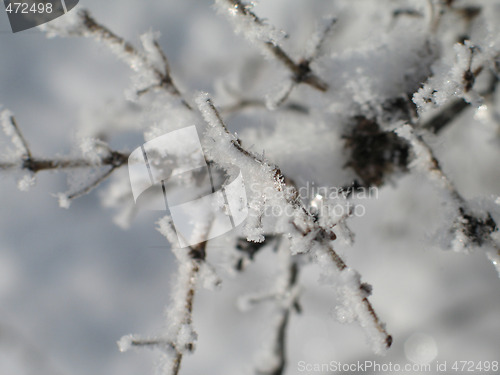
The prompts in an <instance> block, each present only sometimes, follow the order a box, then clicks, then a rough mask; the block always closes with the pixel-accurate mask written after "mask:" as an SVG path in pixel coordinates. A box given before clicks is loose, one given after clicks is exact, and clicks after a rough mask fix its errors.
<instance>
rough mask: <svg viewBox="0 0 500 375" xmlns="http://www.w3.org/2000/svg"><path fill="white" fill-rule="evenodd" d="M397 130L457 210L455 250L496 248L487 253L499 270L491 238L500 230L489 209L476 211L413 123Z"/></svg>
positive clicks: (418, 164)
mask: <svg viewBox="0 0 500 375" xmlns="http://www.w3.org/2000/svg"><path fill="white" fill-rule="evenodd" d="M395 131H396V133H397V134H398V135H399V136H400V137H402V138H404V139H406V140H407V141H408V142H409V143H410V145H411V147H412V150H413V153H414V161H413V163H412V166H413V167H414V168H416V169H418V170H420V171H422V172H424V173H426V174H427V175H428V176H429V177H430V178H431V179H432V180H433V181H435V182H436V183H437V184H438V186H439V187H440V188H442V189H443V190H445V191H447V192H448V194H449V196H450V198H451V200H452V202H453V204H454V206H455V209H456V212H457V218H456V219H455V222H454V223H453V231H454V236H455V237H454V238H453V240H452V245H453V248H454V250H456V251H464V250H467V249H470V248H472V247H474V246H478V247H481V246H483V245H486V246H488V247H493V249H494V250H491V249H489V250H487V253H488V256H489V257H490V259H491V260H492V262H493V264H494V265H495V267H497V269H498V248H499V245H498V243H497V242H496V241H495V240H494V239H493V238H492V237H491V236H492V234H493V233H494V232H496V231H498V226H497V223H496V222H495V220H494V219H493V218H492V216H491V213H490V212H487V211H486V212H484V211H482V212H474V210H473V209H472V208H471V207H470V204H469V202H468V201H467V200H466V199H465V198H464V197H463V196H462V195H461V194H460V193H459V191H458V190H457V189H456V187H455V186H454V185H453V183H452V182H451V181H450V179H449V178H448V176H447V175H446V174H445V173H444V172H443V170H442V168H441V166H440V164H439V162H438V160H437V159H436V157H435V156H434V153H433V151H432V149H431V147H430V146H429V145H428V144H427V143H426V142H425V141H424V140H423V138H422V137H421V136H418V135H417V134H415V130H414V129H413V128H412V127H411V126H410V125H403V126H401V127H399V128H397V129H396V130H395Z"/></svg>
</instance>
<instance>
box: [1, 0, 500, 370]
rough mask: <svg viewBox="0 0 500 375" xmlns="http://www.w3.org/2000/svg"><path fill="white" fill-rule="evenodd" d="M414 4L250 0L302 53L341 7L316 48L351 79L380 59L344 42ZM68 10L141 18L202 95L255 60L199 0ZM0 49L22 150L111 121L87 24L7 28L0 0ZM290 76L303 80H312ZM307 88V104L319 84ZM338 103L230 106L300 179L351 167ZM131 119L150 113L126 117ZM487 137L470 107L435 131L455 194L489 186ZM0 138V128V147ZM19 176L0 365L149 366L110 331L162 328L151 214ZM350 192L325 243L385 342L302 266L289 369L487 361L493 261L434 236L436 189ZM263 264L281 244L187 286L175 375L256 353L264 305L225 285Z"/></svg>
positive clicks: (490, 143)
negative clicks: (238, 271) (382, 347)
mask: <svg viewBox="0 0 500 375" xmlns="http://www.w3.org/2000/svg"><path fill="white" fill-rule="evenodd" d="M379 3H384V6H380V4H379ZM419 3H423V1H422V2H419V1H413V2H412V1H401V2H399V1H389V0H384V1H380V2H379V1H352V2H349V1H339V2H334V1H320V0H294V1H290V0H273V1H266V0H262V1H260V2H259V4H258V6H257V7H256V12H257V13H258V14H259V15H260V16H261V17H262V18H265V19H267V20H269V22H270V23H271V24H273V25H275V26H276V27H278V28H282V29H283V30H286V31H287V32H288V33H289V35H290V40H289V41H287V43H289V44H288V47H289V50H291V51H292V52H294V53H297V55H300V54H301V53H302V52H303V51H304V49H305V46H306V45H307V41H308V39H309V38H310V36H311V35H312V34H313V33H314V32H315V30H316V29H317V26H318V23H319V22H320V21H321V19H322V17H324V16H325V15H334V16H336V17H337V18H338V19H339V25H340V27H341V28H340V29H341V30H342V33H341V34H340V35H339V36H334V37H333V38H332V41H331V43H330V44H331V45H330V46H329V48H330V49H331V51H334V52H330V53H335V54H337V55H339V56H341V55H342V54H343V53H345V56H348V57H347V58H346V60H345V61H342V59H339V60H338V62H337V65H336V66H337V68H338V69H344V70H343V71H342V73H339V74H338V75H340V76H342V75H344V76H346V75H349V74H357V73H359V69H361V68H366V69H368V70H370V66H371V65H370V64H373V65H376V66H377V68H374V72H372V74H379V73H380V71H382V72H383V69H384V68H383V67H384V62H383V61H382V62H380V61H378V62H377V61H375V60H373V61H364V62H362V63H361V65H360V67H356V66H355V64H356V62H357V61H358V62H359V61H362V60H363V58H365V57H364V56H365V55H362V54H361V57H360V58H359V59H358V58H356V52H355V51H356V50H359V51H365V52H366V51H369V50H370V48H372V47H373V46H376V45H378V43H379V42H381V41H383V40H384V38H388V37H387V35H386V32H387V30H388V29H389V28H390V27H400V28H401V29H402V30H404V29H407V31H408V34H411V33H412V32H413V29H412V28H413V27H416V26H415V24H414V23H415V22H417V21H415V20H414V19H411V17H409V20H408V19H404V20H402V21H400V22H403V23H404V22H408V25H405V24H401V25H399V26H398V25H396V26H394V25H393V24H392V21H391V16H392V14H391V13H390V12H389V13H387V9H389V10H390V9H393V8H395V7H397V6H399V5H401V4H403V5H407V4H410V5H412V6H413V5H415V6H418V4H419ZM469 3H470V2H469ZM476 3H486V1H483V2H476ZM493 3H495V2H493V1H492V2H491V3H489V4H493ZM81 7H85V8H87V9H89V10H90V11H91V13H92V15H93V16H94V17H95V18H96V19H97V20H98V21H99V22H101V23H103V24H105V25H106V26H107V27H109V28H110V29H111V30H113V31H115V32H116V33H117V34H119V35H120V36H123V37H124V38H125V39H127V40H129V41H131V42H133V43H137V42H138V38H139V36H140V35H141V34H143V33H144V32H147V31H149V30H153V31H159V32H161V38H160V44H161V47H162V48H163V49H164V51H165V52H166V54H167V56H168V57H169V61H170V65H171V70H172V74H173V76H174V78H175V79H176V81H177V82H178V84H179V86H180V88H181V89H182V90H183V91H184V92H187V93H188V94H190V93H192V92H194V91H195V90H206V91H209V92H214V91H215V88H214V87H215V83H217V82H219V81H220V80H222V79H226V78H227V77H230V76H231V75H232V74H236V71H237V69H236V67H238V68H241V66H242V65H243V64H247V65H248V69H249V70H251V69H253V68H255V69H258V67H259V64H264V62H263V61H264V60H263V59H262V58H261V56H260V54H259V52H258V51H257V50H256V49H255V48H252V47H251V46H249V44H248V43H247V42H246V41H245V40H244V39H243V38H242V37H239V36H236V35H234V32H233V30H232V27H231V25H230V24H229V22H227V20H226V19H225V18H224V17H221V16H220V15H217V14H216V11H215V10H214V9H213V5H212V2H210V1H195V0H183V1H174V0H161V1H160V0H146V1H138V0H121V1H114V0H110V1H105V2H104V1H98V0H81V1H80V5H79V8H81ZM422 9H424V8H422ZM496 11H497V13H489V14H486V15H484V14H483V15H481V17H483V16H484V17H485V18H486V20H492V19H495V18H494V17H495V14H496V15H498V14H500V13H498V7H497V8H496ZM488 17H490V18H488ZM483 21H484V20H482V21H479V22H483ZM412 22H413V23H412ZM484 22H486V21H484ZM408 34H404V35H408ZM415 39H418V38H415ZM401 40H402V42H401V44H404V43H405V40H404V37H401ZM415 43H416V42H415ZM412 46H413V42H411V43H409V44H408V47H407V48H409V49H411V48H412ZM0 51H2V62H1V64H0V87H1V90H0V103H1V104H2V106H3V108H8V109H10V110H11V111H13V112H14V114H15V115H16V118H17V121H18V123H19V125H20V127H21V128H22V130H23V132H24V134H25V136H26V138H27V139H28V141H29V142H30V145H31V148H32V151H33V152H34V153H35V154H37V155H41V156H53V155H57V154H59V155H65V154H68V153H71V152H72V150H74V149H75V147H74V145H75V137H76V133H77V131H79V130H81V129H82V127H83V128H85V126H87V127H88V126H91V124H90V123H91V122H92V120H91V119H93V118H96V117H99V116H100V118H102V119H103V121H109V123H110V124H109V126H110V127H111V126H113V125H112V124H113V123H114V122H115V119H107V117H106V116H107V114H108V113H109V112H110V111H108V108H113V107H114V106H120V105H122V104H121V103H123V102H124V91H125V90H126V89H127V88H128V87H129V85H130V73H129V69H128V68H127V67H126V66H125V65H124V64H122V63H121V62H118V61H117V59H116V58H115V57H114V56H113V55H112V54H111V53H110V52H109V51H108V50H107V49H106V48H104V47H103V46H101V45H98V44H97V43H95V42H94V41H93V40H90V39H83V38H67V39H63V38H51V39H48V38H47V37H46V36H45V34H43V33H42V32H40V31H39V30H38V29H32V30H29V31H25V32H21V33H18V34H12V33H11V31H10V27H9V25H8V19H7V16H6V14H5V13H4V12H0ZM352 51H354V52H352ZM362 53H364V52H362ZM378 55H379V56H385V55H384V53H383V52H382V53H379V54H378ZM385 58H386V60H387V63H388V64H387V69H388V70H389V71H388V72H385V73H384V74H387V75H388V76H390V75H391V71H390V70H391V69H392V65H391V64H395V65H396V66H397V64H404V63H405V60H404V58H402V59H401V60H397V56H396V57H395V59H396V62H394V61H392V60H391V55H390V53H388V55H387V56H385ZM365 60H366V58H365ZM353 64H354V65H353ZM362 64H365V65H364V66H363V65H362ZM377 64H378V65H377ZM320 67H321V66H320ZM356 68H359V69H358V70H356ZM328 74H332V75H334V73H328ZM283 76H286V74H283ZM339 80H340V81H339V82H342V80H341V79H339ZM275 83H276V84H277V83H279V82H278V81H276V82H275ZM375 85H376V83H375ZM268 87H269V86H268ZM337 87H338V90H336V91H337V95H338V96H339V97H343V96H347V98H346V99H345V100H349V98H350V96H351V95H353V93H352V92H353V91H355V89H352V88H351V89H352V90H350V91H349V90H348V91H347V93H344V92H343V91H342V90H343V88H342V86H337ZM376 89H377V87H376V86H375V88H374V90H376ZM257 90H259V89H257ZM300 90H306V91H304V92H305V93H306V94H307V95H309V94H308V91H307V90H308V88H301V89H300ZM309 90H310V89H309ZM262 93H263V94H266V92H264V91H262ZM310 95H311V97H312V99H311V100H312V101H313V100H314V99H315V98H316V96H317V95H318V94H317V93H314V92H311V93H310ZM291 99H293V96H292V98H291ZM335 105H336V106H337V107H336V108H334V109H332V113H333V114H332V115H331V116H330V117H329V118H330V119H331V121H332V123H325V122H324V121H325V119H324V118H322V119H321V120H318V122H317V123H315V122H314V121H313V120H311V119H309V120H307V121H297V120H295V119H292V118H291V116H290V114H287V113H286V112H282V113H278V114H276V115H274V116H271V117H270V116H264V115H259V113H257V114H252V115H246V114H243V115H241V116H240V115H235V116H228V118H227V120H228V124H229V127H230V129H231V130H232V131H238V133H239V135H240V136H241V138H242V139H243V140H244V141H246V144H247V145H253V146H252V150H254V151H256V152H263V151H265V154H266V157H268V158H270V159H271V160H272V161H273V162H275V163H277V164H278V165H280V167H281V168H282V170H283V171H284V172H285V173H286V174H288V175H290V176H291V177H292V178H294V180H295V181H296V183H298V184H299V185H304V184H306V183H307V182H311V181H314V182H316V183H317V184H319V185H322V186H325V185H326V186H341V185H343V184H346V183H349V182H350V181H351V180H350V177H351V175H350V173H351V172H349V171H348V170H345V169H342V165H343V163H344V162H345V160H344V159H343V158H342V153H343V152H345V150H343V148H342V144H341V143H340V137H339V132H340V129H337V130H336V129H335V126H336V124H335V122H334V121H335V119H336V118H338V116H337V115H335V111H341V107H342V105H343V102H342V100H340V99H338V98H337V99H336V101H334V104H333V106H335ZM95 113H97V114H98V115H95ZM100 114H101V115H100ZM313 118H314V117H313ZM89 119H90V120H89ZM134 121H136V120H135V119H134ZM137 121H147V120H144V119H140V118H139V116H138V118H137ZM105 126H107V125H106V123H104V127H105ZM304 127H308V128H307V130H304ZM332 127H333V128H334V129H333V130H332ZM498 134H499V133H498V125H495V124H494V123H492V122H491V121H487V120H484V119H483V117H481V116H478V114H477V113H476V110H475V109H474V108H469V109H468V110H467V111H466V113H465V114H464V115H463V116H462V117H461V120H460V121H458V122H456V123H454V124H453V125H452V126H450V127H449V128H447V129H446V130H445V131H444V132H443V133H442V134H440V135H439V136H438V137H435V138H432V139H431V143H432V145H433V146H435V149H436V153H437V154H438V156H439V158H440V160H441V162H442V163H443V166H444V169H445V170H446V172H447V173H448V175H449V176H450V177H451V179H452V180H453V181H454V182H455V184H456V185H457V187H458V189H459V190H460V191H461V192H462V193H463V195H464V196H465V197H466V198H475V197H492V196H495V195H496V196H498V195H500V168H499V163H498V161H499V160H500V147H499V144H500V141H499V139H498ZM142 142H143V138H142V137H141V135H140V134H135V135H130V134H128V135H126V136H119V137H117V138H115V139H112V140H111V144H112V145H113V146H114V147H115V148H117V149H120V150H132V149H134V148H135V147H137V146H138V145H140V144H141V143H142ZM7 144H8V140H7V139H3V138H0V147H1V149H0V150H3V149H4V148H5V147H7ZM19 177H20V176H19V175H16V174H14V173H9V174H6V173H2V174H0V179H1V180H0V181H1V184H0V210H1V211H0V212H1V215H0V374H2V375H3V374H5V375H11V374H16V375H18V374H19V375H23V374H38V375H44V374H54V375H55V374H61V375H66V374H67V375H80V374H81V375H84V374H103V375H104V374H106V375H114V374H117V375H129V374H147V373H152V372H153V368H154V363H155V361H156V360H157V355H156V354H157V353H155V352H149V351H131V352H127V353H124V354H122V353H120V352H119V351H118V348H117V345H116V341H117V340H118V339H120V337H121V336H122V335H125V334H128V333H143V334H155V332H157V331H158V330H159V329H161V327H162V326H163V325H164V321H163V311H164V307H165V306H166V305H167V303H168V300H169V290H170V286H171V279H172V273H173V272H174V270H175V257H174V256H173V255H172V254H171V253H170V251H169V248H168V246H167V245H166V241H165V239H164V238H163V237H162V236H161V235H160V234H159V233H158V232H157V231H156V230H155V228H154V221H155V220H156V218H154V217H151V216H148V215H143V216H139V217H138V218H137V219H136V220H134V221H133V223H132V225H131V226H130V228H129V229H128V230H122V229H120V228H119V227H118V226H116V225H115V224H114V223H113V212H112V211H111V210H110V209H107V208H103V207H102V205H101V203H100V200H99V190H101V189H102V187H101V189H97V190H96V191H94V192H92V193H91V194H89V195H87V196H84V197H82V198H80V199H78V200H76V201H75V202H73V204H72V205H71V208H70V209H69V210H64V209H61V208H59V206H58V202H57V199H56V198H54V197H53V196H52V194H54V193H57V192H61V191H66V190H67V187H66V175H65V174H64V173H40V174H39V175H38V181H37V185H36V186H35V187H34V188H32V189H31V191H30V192H28V193H25V192H20V191H19V190H18V189H17V187H16V180H17V179H18V178H19ZM363 204H364V205H365V208H366V215H365V216H363V217H361V218H353V219H352V220H350V221H349V224H350V227H351V229H352V230H353V232H354V233H355V234H356V240H355V243H354V245H352V246H347V245H343V244H342V242H341V241H338V244H337V245H336V248H337V249H338V251H339V252H340V253H341V254H343V255H344V257H345V259H346V261H347V262H348V264H349V265H350V266H352V267H353V268H355V269H357V270H358V271H360V273H361V274H362V275H363V280H365V281H367V282H369V283H370V284H372V285H373V287H374V294H373V296H372V298H371V301H372V303H373V305H374V307H375V309H376V310H377V312H378V314H379V316H380V317H381V319H382V320H383V321H385V322H386V323H387V328H388V331H390V333H391V334H392V336H393V338H394V344H393V347H392V349H391V350H390V351H389V352H388V354H387V355H386V356H385V357H376V356H374V355H373V354H372V352H371V350H370V348H369V347H368V345H365V337H364V334H363V332H362V330H361V329H360V328H359V327H358V326H357V325H355V324H352V325H341V324H340V323H338V322H337V320H336V319H335V317H334V315H335V313H334V307H335V299H334V297H332V296H331V291H330V290H329V289H327V288H323V287H322V286H321V285H320V284H319V283H318V280H317V279H318V270H317V268H316V267H315V266H309V267H307V268H305V269H304V273H303V275H302V279H301V284H302V285H303V286H302V288H303V296H302V298H301V302H302V306H303V309H304V311H303V313H302V314H301V315H295V314H294V315H293V316H292V318H291V323H290V330H289V333H288V348H289V362H288V367H287V373H288V374H296V373H300V372H299V370H298V367H297V363H298V362H299V361H305V362H307V363H325V362H326V363H327V362H330V361H341V362H344V363H351V362H354V361H357V360H367V359H369V360H377V361H378V362H380V363H389V362H392V363H400V364H405V363H412V362H411V361H417V362H418V361H421V362H430V363H432V364H433V366H434V365H435V362H436V361H439V362H443V361H448V362H449V363H450V362H453V361H457V360H473V361H480V360H482V361H486V360H488V361H493V360H497V361H498V360H500V356H499V353H500V335H499V334H498V332H500V319H499V316H500V298H499V297H500V280H499V278H498V274H497V272H496V270H495V269H494V267H493V266H492V265H491V263H490V262H489V261H488V259H487V258H486V257H485V256H484V253H483V252H482V251H481V250H478V251H476V252H474V253H472V254H470V255H464V254H457V253H454V252H453V251H443V250H442V249H441V248H440V243H439V242H438V241H437V240H435V238H436V237H439V236H438V235H437V233H438V232H440V231H445V230H446V225H447V223H448V221H446V220H447V219H449V215H448V213H447V209H446V207H444V206H443V197H442V194H441V192H440V191H439V190H438V189H436V188H435V187H434V185H433V184H432V183H431V182H429V181H427V180H426V179H425V178H423V177H422V176H421V175H415V174H411V175H404V176H401V177H394V178H393V179H392V181H391V182H390V183H387V184H385V185H384V186H383V187H381V188H380V190H379V194H378V199H372V200H367V201H366V202H363ZM224 246H226V247H228V246H233V245H232V244H231V243H226V242H224V240H223V239H221V240H217V241H215V245H214V246H213V252H217V249H218V248H220V247H224ZM209 249H210V245H209ZM275 263H276V255H275V254H272V253H271V251H270V250H269V249H267V250H266V252H264V253H263V254H261V256H260V257H258V258H257V261H256V263H255V264H253V265H251V266H250V267H249V268H248V270H247V271H246V272H245V273H244V274H243V275H241V276H238V278H237V279H234V278H232V277H231V276H230V275H227V274H224V273H222V275H221V276H222V277H223V279H224V283H223V285H222V289H221V290H220V291H214V292H211V291H205V290H202V291H201V292H200V294H199V295H197V298H196V305H195V313H194V325H195V328H196V329H197V332H198V335H199V341H198V344H197V350H196V352H195V354H194V355H193V356H189V357H187V358H186V359H185V361H184V362H183V366H182V369H181V373H183V374H199V373H208V374H212V373H213V374H236V373H241V372H243V371H246V370H248V369H251V368H252V365H253V356H254V354H255V353H256V352H257V351H258V348H259V344H260V343H261V341H262V337H263V335H265V334H266V332H265V331H266V328H267V323H266V316H268V314H269V311H268V310H269V309H268V307H266V305H265V304H264V305H262V306H258V307H257V308H256V309H254V310H252V311H251V312H248V313H242V312H239V311H238V309H237V308H236V300H237V298H238V296H240V295H241V294H243V293H245V292H253V291H255V290H260V289H265V288H266V285H267V282H268V281H269V280H270V279H271V277H272V274H273V272H274V269H275V266H274V264H275ZM415 342H416V343H417V344H421V346H419V345H416V346H415ZM450 373H451V371H450Z"/></svg>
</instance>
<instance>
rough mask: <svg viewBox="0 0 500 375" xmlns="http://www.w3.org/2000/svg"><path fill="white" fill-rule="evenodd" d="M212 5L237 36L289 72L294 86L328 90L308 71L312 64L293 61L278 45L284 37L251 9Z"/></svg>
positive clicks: (230, 3)
mask: <svg viewBox="0 0 500 375" xmlns="http://www.w3.org/2000/svg"><path fill="white" fill-rule="evenodd" d="M215 3H216V5H217V7H218V9H219V10H220V11H221V12H222V13H225V14H226V15H228V17H229V18H230V19H231V20H232V21H234V22H233V25H234V26H235V28H236V31H237V32H238V33H242V34H244V35H245V36H246V37H247V39H249V40H250V41H252V42H254V43H257V44H260V45H261V46H263V47H264V49H265V50H267V52H269V53H270V55H271V56H273V57H274V58H275V59H276V60H277V61H279V62H280V63H281V64H282V65H283V66H285V67H286V68H287V69H288V71H289V72H290V73H291V74H292V81H293V82H295V83H304V84H306V85H309V86H311V87H313V88H314V89H316V90H319V91H326V90H328V84H327V83H326V82H325V81H324V80H322V79H321V78H320V77H318V76H317V75H316V74H315V73H314V72H313V71H312V70H311V67H310V63H311V60H308V59H304V60H301V61H299V62H296V61H294V60H293V59H292V58H291V57H290V56H289V55H288V54H287V53H286V52H285V51H284V50H283V48H282V47H281V46H280V45H279V41H280V40H281V38H282V37H283V35H281V33H280V32H277V31H276V30H275V29H274V28H273V27H272V26H270V25H268V24H266V23H265V22H264V21H263V20H261V19H260V18H259V17H258V16H257V15H256V14H255V13H254V12H252V10H251V7H252V6H251V5H249V4H245V3H243V2H242V1H240V0H216V2H215ZM328 32H329V29H328ZM325 34H326V33H325ZM322 42H323V38H320V39H319V41H318V46H321V44H322ZM319 48H320V47H319ZM313 58H314V55H312V56H311V59H313ZM287 96H288V95H287ZM283 101H284V100H282V102H283Z"/></svg>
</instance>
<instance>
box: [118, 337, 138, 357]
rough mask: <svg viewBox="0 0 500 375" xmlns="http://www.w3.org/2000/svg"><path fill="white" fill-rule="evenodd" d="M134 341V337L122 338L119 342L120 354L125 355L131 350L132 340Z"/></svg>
mask: <svg viewBox="0 0 500 375" xmlns="http://www.w3.org/2000/svg"><path fill="white" fill-rule="evenodd" d="M133 339H134V336H133V335H126V336H122V338H121V339H120V340H119V341H118V342H117V345H118V349H119V350H120V352H122V353H124V352H127V351H129V350H130V348H131V347H132V340H133Z"/></svg>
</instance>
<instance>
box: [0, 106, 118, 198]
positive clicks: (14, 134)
mask: <svg viewBox="0 0 500 375" xmlns="http://www.w3.org/2000/svg"><path fill="white" fill-rule="evenodd" d="M0 116H1V122H2V127H3V130H4V132H5V134H6V135H8V136H11V138H12V143H13V144H14V146H15V147H16V150H17V152H16V153H15V154H14V156H15V157H14V158H11V160H8V161H0V171H25V172H28V173H29V174H30V176H28V178H27V179H26V178H25V179H22V180H21V181H20V182H19V187H20V189H21V190H27V189H28V187H29V185H33V184H34V183H35V176H36V174H37V173H39V172H42V171H51V170H56V171H61V170H66V171H67V170H72V169H81V168H84V169H89V170H93V169H97V168H101V167H109V169H108V170H107V171H105V172H104V173H101V174H99V175H98V176H97V177H94V178H93V179H92V181H91V182H90V183H88V184H86V185H85V186H84V187H82V188H80V189H79V190H78V191H75V192H72V193H70V194H62V195H60V203H61V205H62V206H64V207H67V206H69V201H70V200H72V199H75V198H78V197H80V196H82V195H85V194H87V193H89V192H90V191H92V190H93V189H94V188H95V187H97V186H98V185H100V184H101V183H102V182H104V181H105V180H106V179H107V178H108V177H109V176H110V175H111V174H112V173H113V172H114V171H115V170H116V169H117V168H120V167H121V166H123V165H125V164H126V163H127V160H128V153H124V152H120V151H115V150H111V149H110V148H109V147H108V146H107V145H106V144H105V143H103V142H100V143H101V144H100V147H101V148H102V149H103V150H102V152H101V153H99V152H97V151H96V152H94V155H93V157H91V158H72V157H57V158H52V159H48V158H41V157H37V156H34V155H33V154H32V152H31V149H30V147H29V144H28V142H27V140H26V138H25V137H24V135H23V133H22V132H21V129H20V127H19V125H18V124H17V121H16V119H15V117H14V115H13V114H12V113H11V112H10V111H8V110H4V111H2V113H1V115H0ZM94 146H95V147H96V148H97V146H96V145H94Z"/></svg>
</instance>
